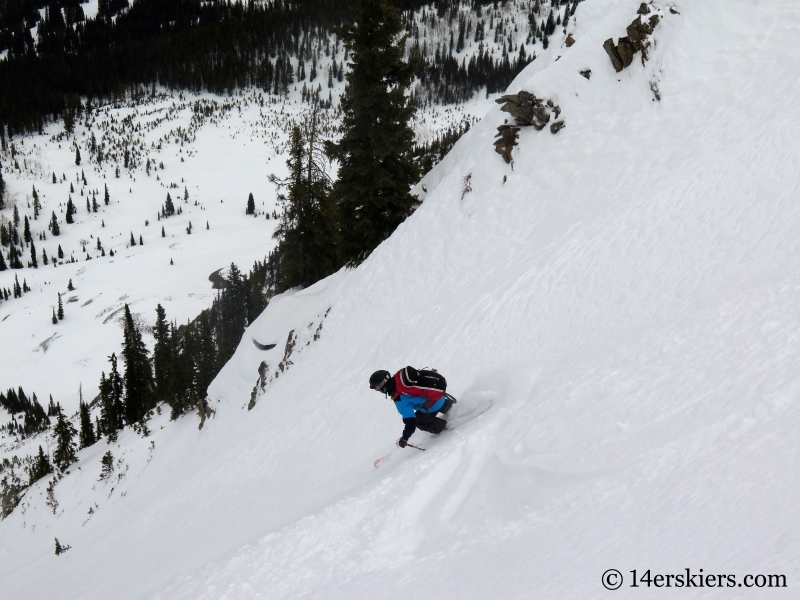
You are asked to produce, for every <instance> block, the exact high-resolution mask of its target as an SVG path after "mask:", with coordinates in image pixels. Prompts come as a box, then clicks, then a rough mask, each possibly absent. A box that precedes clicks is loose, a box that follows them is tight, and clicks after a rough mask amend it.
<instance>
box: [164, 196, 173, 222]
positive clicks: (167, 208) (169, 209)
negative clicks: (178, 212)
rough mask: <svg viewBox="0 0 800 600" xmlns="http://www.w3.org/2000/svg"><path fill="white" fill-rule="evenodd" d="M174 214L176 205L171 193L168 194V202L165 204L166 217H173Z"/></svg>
mask: <svg viewBox="0 0 800 600" xmlns="http://www.w3.org/2000/svg"><path fill="white" fill-rule="evenodd" d="M174 214H175V205H174V204H173V203H172V198H171V197H170V195H169V192H167V201H166V202H164V216H165V217H171V216H172V215H174Z"/></svg>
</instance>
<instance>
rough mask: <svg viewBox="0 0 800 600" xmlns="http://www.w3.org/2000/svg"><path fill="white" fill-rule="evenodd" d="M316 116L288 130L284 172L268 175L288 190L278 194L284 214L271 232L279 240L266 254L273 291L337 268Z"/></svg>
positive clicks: (332, 215) (306, 282)
mask: <svg viewBox="0 0 800 600" xmlns="http://www.w3.org/2000/svg"><path fill="white" fill-rule="evenodd" d="M316 117H317V115H316V113H313V114H312V115H311V116H310V117H309V119H308V120H307V121H306V123H305V126H304V129H305V134H303V133H302V132H301V130H300V127H297V126H296V127H294V128H293V129H292V134H291V138H290V140H291V141H290V147H289V160H287V161H286V164H287V166H288V167H289V176H288V177H287V178H286V179H283V180H278V179H277V178H275V177H271V178H270V180H271V181H272V182H273V183H277V184H278V186H279V188H284V187H285V188H286V189H287V191H288V195H287V196H285V197H284V196H281V197H280V199H281V202H282V203H283V213H282V215H281V220H280V223H279V224H278V226H277V228H276V229H275V233H274V235H273V237H275V239H277V240H279V243H278V246H277V248H276V249H275V250H273V251H272V252H271V253H270V256H269V264H270V266H269V271H270V272H271V273H272V276H271V278H270V280H269V282H268V283H269V286H270V287H271V288H272V291H273V292H283V291H285V290H287V289H289V288H292V287H295V286H303V287H305V286H308V285H310V284H312V283H314V282H316V281H318V280H319V279H322V278H323V277H325V276H327V275H329V274H330V273H332V272H333V271H334V270H336V268H337V267H338V262H337V257H336V246H335V238H336V230H335V222H336V215H335V207H334V205H333V204H332V202H331V199H330V180H329V178H328V176H327V174H326V173H325V168H324V165H323V163H322V155H321V152H320V150H321V144H320V143H319V140H318V139H317V126H316Z"/></svg>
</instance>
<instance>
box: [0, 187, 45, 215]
mask: <svg viewBox="0 0 800 600" xmlns="http://www.w3.org/2000/svg"><path fill="white" fill-rule="evenodd" d="M0 208H2V206H0ZM41 210H42V203H41V202H39V193H38V192H37V191H36V186H33V218H34V219H38V218H39V212H40V211H41Z"/></svg>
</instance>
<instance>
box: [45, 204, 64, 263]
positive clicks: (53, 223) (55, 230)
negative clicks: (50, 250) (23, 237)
mask: <svg viewBox="0 0 800 600" xmlns="http://www.w3.org/2000/svg"><path fill="white" fill-rule="evenodd" d="M49 229H50V233H52V234H53V235H61V228H60V227H59V226H58V219H56V211H53V216H52V217H50V227H49ZM59 248H61V246H59ZM58 258H64V256H63V255H59V257H58Z"/></svg>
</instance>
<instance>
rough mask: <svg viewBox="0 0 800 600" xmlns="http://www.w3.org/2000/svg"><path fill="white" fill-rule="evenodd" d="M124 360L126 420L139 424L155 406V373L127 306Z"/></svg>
mask: <svg viewBox="0 0 800 600" xmlns="http://www.w3.org/2000/svg"><path fill="white" fill-rule="evenodd" d="M124 318H125V325H124V331H123V336H124V339H123V342H122V358H123V359H124V360H125V375H124V382H125V401H124V402H125V420H126V422H128V423H129V424H133V423H137V422H139V421H140V420H141V419H142V417H144V415H145V413H146V412H147V411H148V410H150V409H151V408H152V407H153V406H154V401H153V400H154V399H153V371H152V369H151V366H150V360H149V359H148V356H147V355H148V353H149V352H148V350H147V347H146V346H145V344H144V342H143V341H142V334H141V332H140V331H139V328H138V327H136V323H134V321H133V315H131V310H130V307H129V306H128V305H127V304H126V305H125V317H124Z"/></svg>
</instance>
